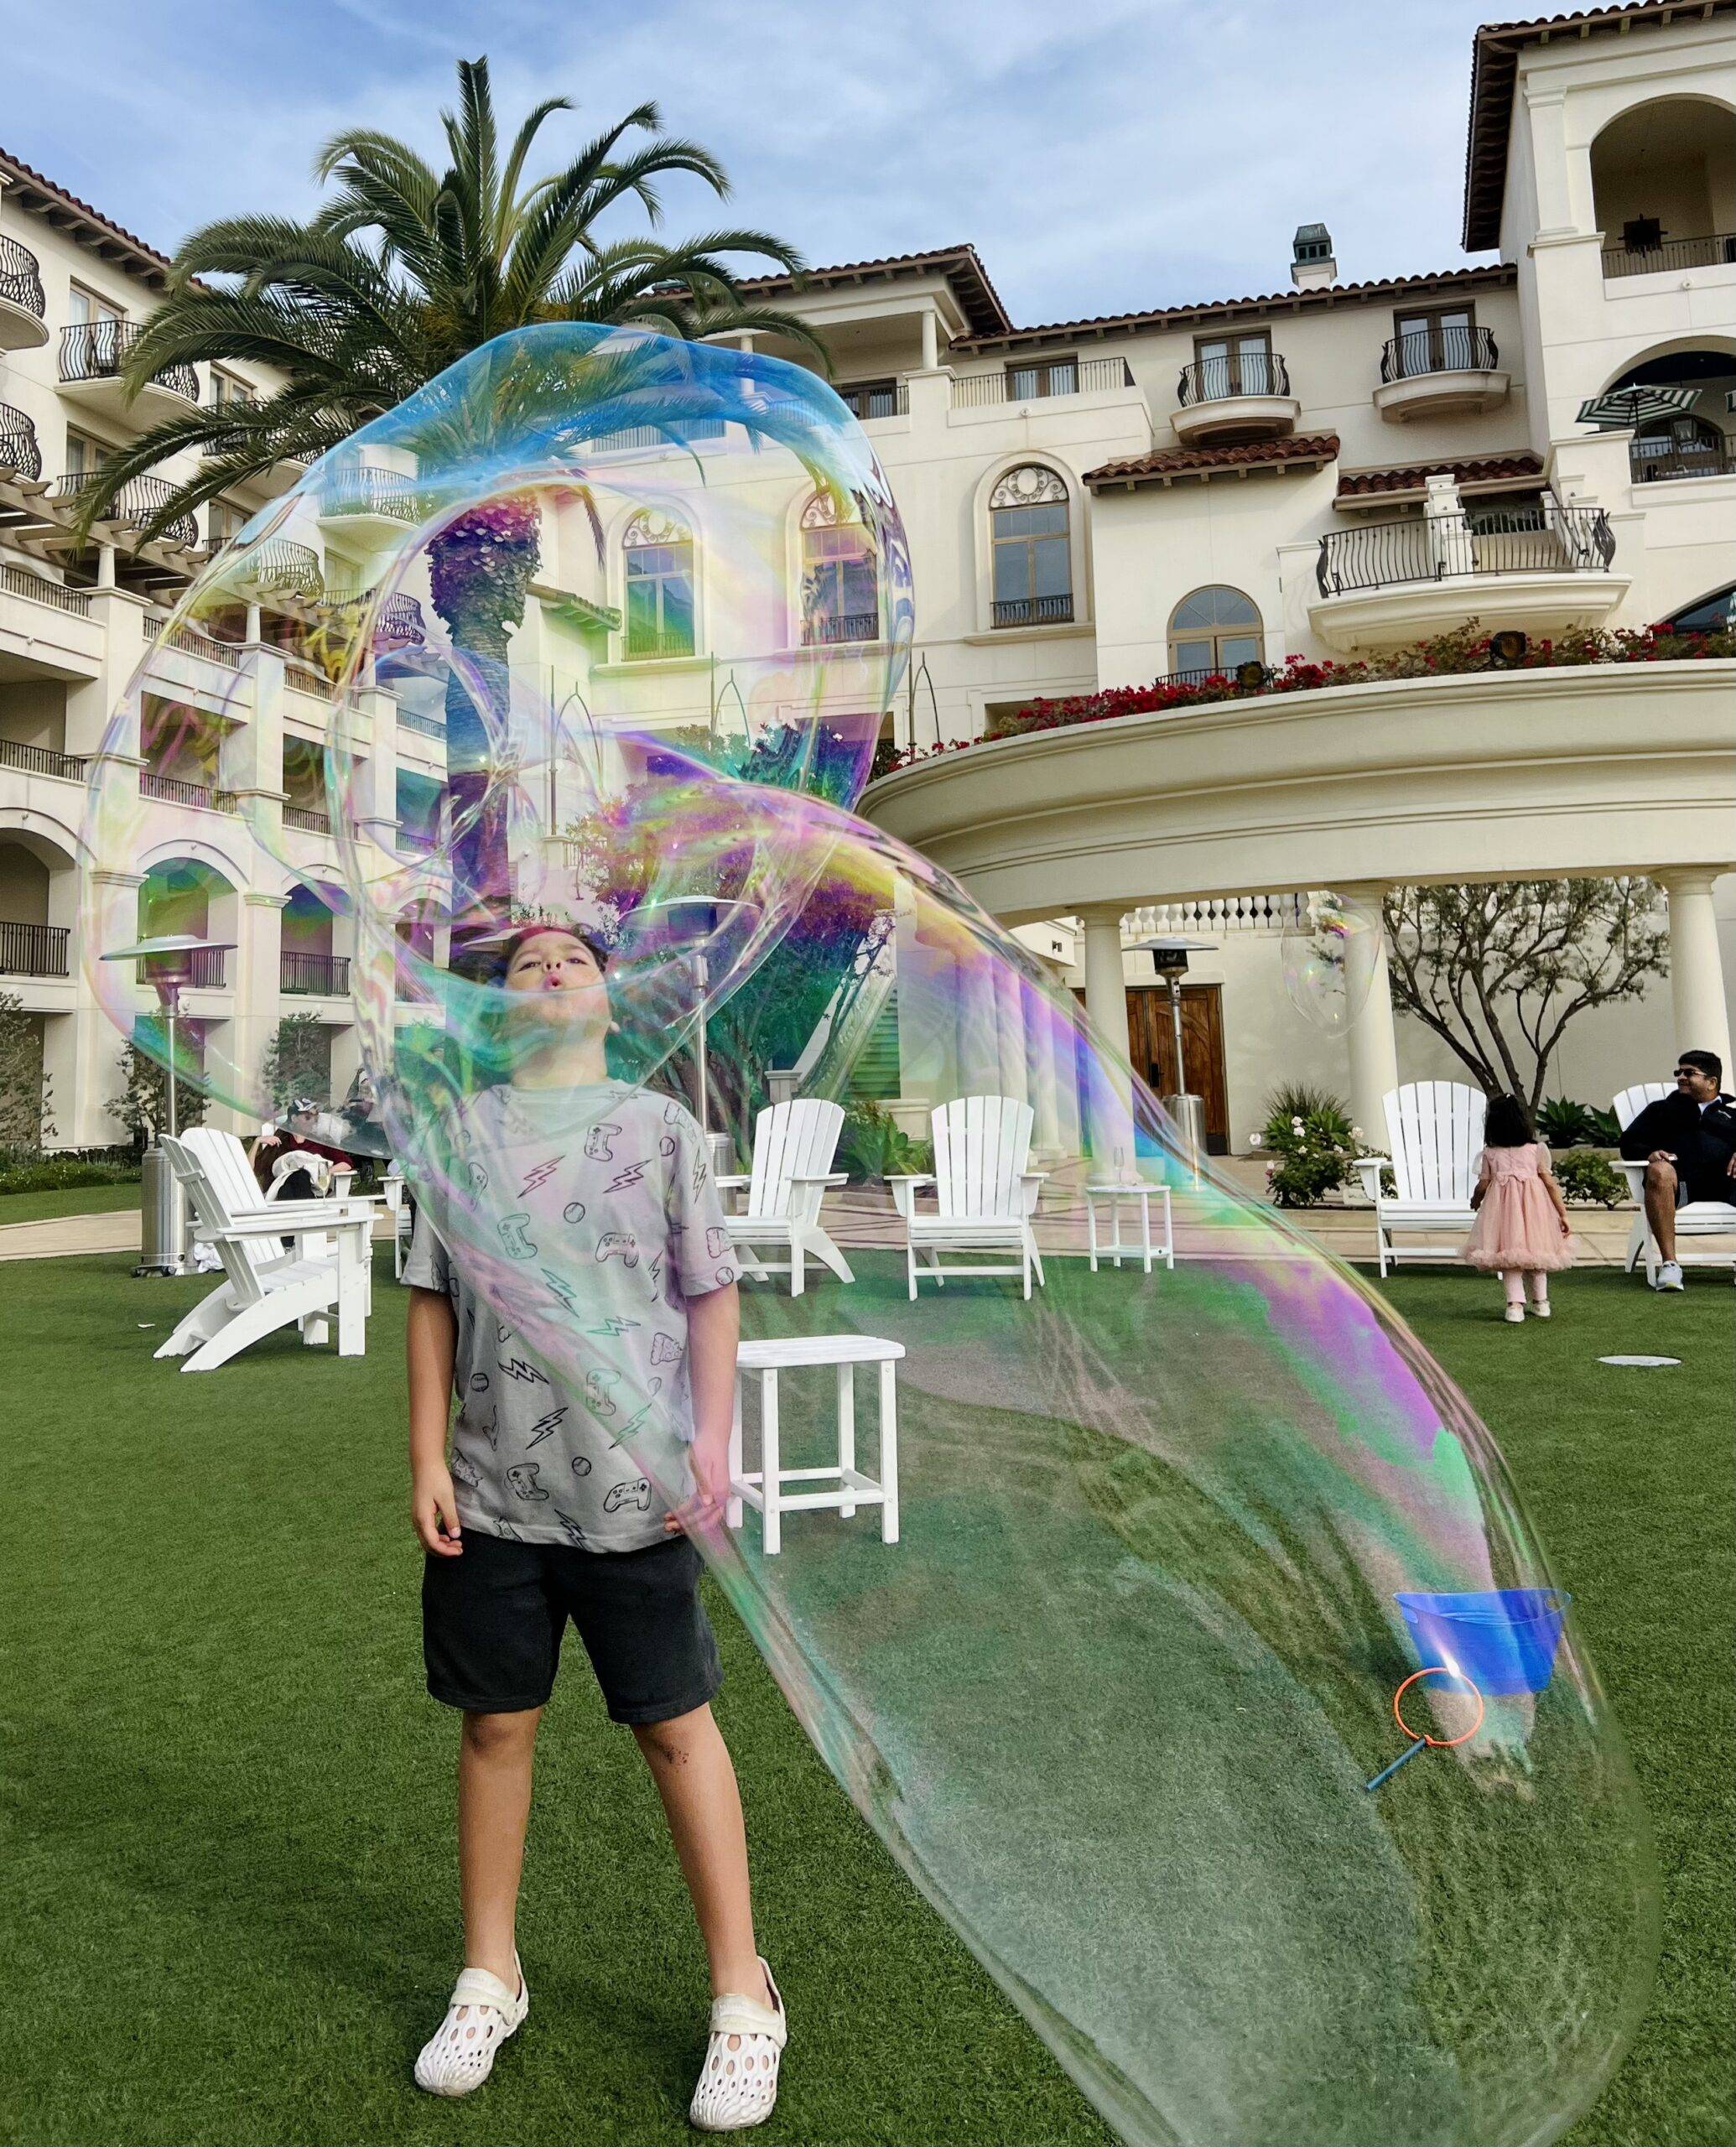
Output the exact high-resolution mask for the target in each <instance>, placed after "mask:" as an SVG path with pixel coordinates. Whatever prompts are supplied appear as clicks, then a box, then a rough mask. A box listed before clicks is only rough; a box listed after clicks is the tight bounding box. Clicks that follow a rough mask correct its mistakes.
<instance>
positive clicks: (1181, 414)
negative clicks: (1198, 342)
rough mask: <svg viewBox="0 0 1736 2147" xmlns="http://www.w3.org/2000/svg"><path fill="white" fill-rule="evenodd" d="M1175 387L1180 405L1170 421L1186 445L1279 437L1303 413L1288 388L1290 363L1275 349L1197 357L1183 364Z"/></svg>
mask: <svg viewBox="0 0 1736 2147" xmlns="http://www.w3.org/2000/svg"><path fill="white" fill-rule="evenodd" d="M1176 392H1177V395H1178V397H1179V398H1180V402H1181V408H1179V409H1177V410H1174V411H1172V413H1170V420H1169V421H1170V424H1172V426H1173V427H1174V428H1175V435H1176V438H1177V439H1178V440H1180V441H1181V443H1182V445H1183V446H1184V447H1201V446H1204V445H1206V444H1209V443H1211V442H1213V441H1215V442H1217V443H1218V444H1219V445H1220V446H1225V447H1232V446H1239V445H1240V444H1242V443H1244V442H1245V441H1247V440H1254V439H1283V438H1284V437H1285V436H1286V434H1289V433H1292V432H1294V431H1295V430H1296V421H1297V418H1299V417H1300V416H1301V414H1302V405H1301V403H1298V402H1297V399H1296V398H1295V397H1294V396H1293V395H1292V393H1291V392H1290V370H1289V367H1288V366H1286V364H1285V363H1284V361H1283V360H1282V358H1281V357H1280V356H1278V354H1277V352H1276V351H1237V352H1235V353H1234V355H1233V356H1228V357H1219V358H1197V359H1196V360H1195V361H1194V362H1193V364H1192V365H1190V366H1182V372H1181V378H1180V380H1179V382H1177V390H1176Z"/></svg>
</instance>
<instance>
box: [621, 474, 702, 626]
mask: <svg viewBox="0 0 1736 2147" xmlns="http://www.w3.org/2000/svg"><path fill="white" fill-rule="evenodd" d="M621 544H622V547H623V548H624V549H625V551H626V647H625V653H626V655H628V656H691V655H692V654H693V652H694V539H693V532H692V531H691V530H690V529H689V528H686V527H685V526H684V525H683V523H681V522H674V521H672V520H671V519H670V517H668V515H666V514H661V513H659V512H658V511H657V509H656V508H655V507H642V508H641V509H640V510H639V512H638V513H637V514H636V515H635V516H634V517H633V518H632V521H631V522H629V523H628V524H627V526H626V536H625V537H623V538H622V539H621Z"/></svg>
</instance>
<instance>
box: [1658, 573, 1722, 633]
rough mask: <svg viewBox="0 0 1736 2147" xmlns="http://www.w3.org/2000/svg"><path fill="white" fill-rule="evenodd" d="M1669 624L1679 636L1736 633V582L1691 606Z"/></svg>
mask: <svg viewBox="0 0 1736 2147" xmlns="http://www.w3.org/2000/svg"><path fill="white" fill-rule="evenodd" d="M1669 623H1670V625H1671V626H1672V627H1673V628H1674V629H1675V631H1676V632H1677V633H1679V634H1728V633H1736V581H1733V582H1732V583H1731V584H1730V585H1729V586H1728V589H1718V590H1713V594H1712V595H1710V596H1702V598H1701V599H1700V600H1699V602H1698V603H1697V604H1690V605H1689V606H1687V609H1686V610H1685V611H1678V612H1677V613H1676V616H1674V617H1673V618H1672V619H1671V621H1669Z"/></svg>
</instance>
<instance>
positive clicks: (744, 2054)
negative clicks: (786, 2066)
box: [687, 1960, 789, 2132]
mask: <svg viewBox="0 0 1736 2147" xmlns="http://www.w3.org/2000/svg"><path fill="white" fill-rule="evenodd" d="M760 1966H761V1968H764V1969H765V1971H766V1988H767V1990H769V1991H770V1992H771V1994H772V2004H771V2005H770V2006H769V2007H767V2006H764V2005H756V2004H755V2003H754V2001H753V1999H751V1998H738V1997H736V1996H735V1995H734V1994H732V1993H730V1992H725V1994H724V1995H723V1996H722V1997H720V1998H714V1999H712V2001H711V2040H710V2041H709V2043H708V2044H707V2046H706V2049H705V2062H704V2065H703V2066H701V2067H700V2068H699V2086H698V2087H695V2088H694V2098H693V2101H692V2102H691V2103H689V2106H688V2113H687V2121H688V2123H689V2124H693V2125H697V2126H698V2127H699V2130H700V2131H701V2132H745V2131H746V2129H747V2128H748V2127H749V2126H750V2125H752V2124H764V2123H765V2122H766V2119H767V2118H768V2117H770V2116H771V2114H772V2106H773V2105H774V2104H775V2103H776V2102H777V2067H778V2062H779V2061H780V2059H781V2058H782V2056H783V2046H784V2043H785V2041H786V2040H787V2037H788V2035H789V2023H788V2021H787V2020H786V2018H785V2017H784V2010H783V1999H782V1994H780V1992H779V1990H778V1988H777V1984H776V1983H774V1982H773V1981H772V1971H771V1969H770V1968H767V1967H766V1963H765V1962H764V1961H763V1960H761V1962H760Z"/></svg>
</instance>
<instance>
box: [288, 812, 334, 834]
mask: <svg viewBox="0 0 1736 2147" xmlns="http://www.w3.org/2000/svg"><path fill="white" fill-rule="evenodd" d="M283 825H284V826H285V827H286V828H299V829H301V831H302V833H303V834H309V835H329V834H330V833H331V815H330V813H322V812H320V810H319V809H318V808H317V807H315V806H312V805H286V806H285V807H284V808H283Z"/></svg>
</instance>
